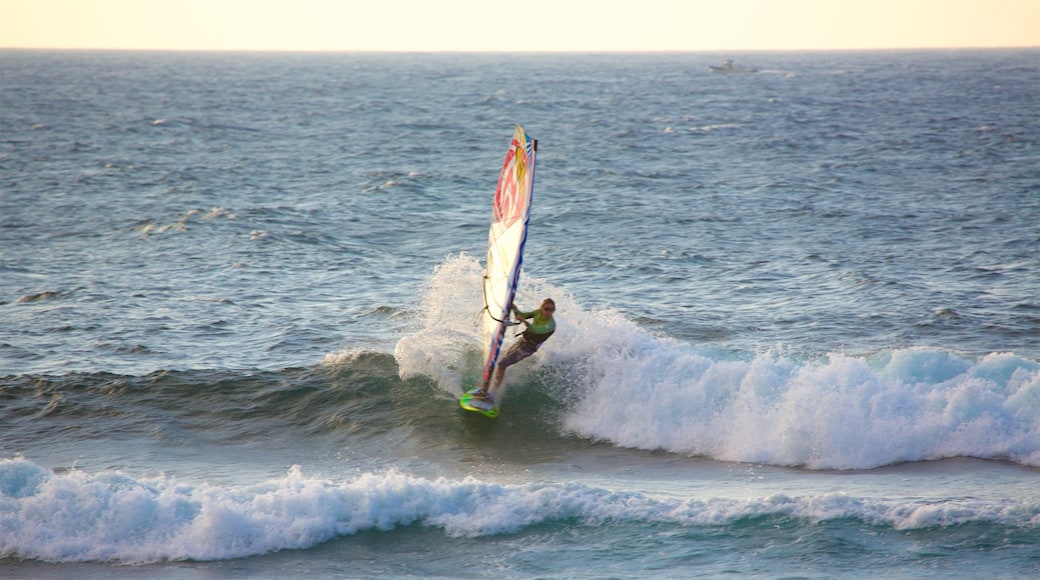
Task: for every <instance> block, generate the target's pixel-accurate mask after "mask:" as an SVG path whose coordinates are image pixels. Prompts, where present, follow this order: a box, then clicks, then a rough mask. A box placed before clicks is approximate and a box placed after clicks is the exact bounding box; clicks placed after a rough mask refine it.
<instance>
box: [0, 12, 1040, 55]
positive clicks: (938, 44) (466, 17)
mask: <svg viewBox="0 0 1040 580" xmlns="http://www.w3.org/2000/svg"><path fill="white" fill-rule="evenodd" d="M1022 46H1030V47H1037V46H1040V0H0V47H2V48H88V49H96V48H105V49H112V48H114V49H174V50H296V51H495V52H498V51H510V52H512V51H588V52H595V51H626V52H627V51H733V50H839V49H877V48H981V47H1022Z"/></svg>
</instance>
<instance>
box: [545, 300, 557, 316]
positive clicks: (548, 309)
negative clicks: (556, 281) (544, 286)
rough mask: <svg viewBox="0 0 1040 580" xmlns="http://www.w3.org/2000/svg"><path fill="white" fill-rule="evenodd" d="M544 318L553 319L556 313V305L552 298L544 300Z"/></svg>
mask: <svg viewBox="0 0 1040 580" xmlns="http://www.w3.org/2000/svg"><path fill="white" fill-rule="evenodd" d="M541 310H542V316H546V317H549V318H552V315H553V312H556V303H555V302H553V299H552V298H546V299H545V300H542V306H541Z"/></svg>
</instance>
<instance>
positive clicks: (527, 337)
mask: <svg viewBox="0 0 1040 580" xmlns="http://www.w3.org/2000/svg"><path fill="white" fill-rule="evenodd" d="M513 312H515V313H516V315H517V316H519V317H520V318H524V319H527V318H533V319H534V320H532V321H531V324H530V325H529V326H528V327H527V330H525V331H524V341H525V342H527V343H528V344H530V345H531V346H533V347H536V348H537V347H538V346H539V345H540V344H542V343H543V342H545V340H546V339H548V338H549V336H551V335H552V333H553V332H555V331H556V321H555V320H553V319H552V318H546V317H544V316H542V309H541V308H539V309H537V310H532V311H530V312H520V311H519V310H517V309H516V308H514V309H513Z"/></svg>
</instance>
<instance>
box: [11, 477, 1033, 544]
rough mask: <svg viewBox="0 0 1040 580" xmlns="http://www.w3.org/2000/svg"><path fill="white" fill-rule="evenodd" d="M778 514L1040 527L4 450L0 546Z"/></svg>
mask: <svg viewBox="0 0 1040 580" xmlns="http://www.w3.org/2000/svg"><path fill="white" fill-rule="evenodd" d="M770 516H778V517H789V518H795V519H798V520H805V521H808V522H819V521H826V520H834V519H851V520H858V521H860V522H863V523H865V524H867V525H878V526H886V527H890V528H893V529H901V530H902V529H924V528H935V527H947V526H956V525H960V524H966V523H990V524H996V525H1001V526H1009V527H1030V528H1032V527H1037V526H1040V503H1038V502H1022V501H1010V500H1009V501H1004V502H996V503H995V502H986V501H981V500H971V499H963V500H956V501H952V500H951V501H934V500H931V501H925V500H918V501H913V500H899V501H896V500H876V499H871V498H856V497H849V496H846V495H841V494H831V495H823V496H805V497H798V496H788V495H772V496H768V497H762V498H757V499H749V500H733V499H721V498H711V499H703V500H702V499H675V498H667V499H660V498H654V497H650V496H647V495H645V494H641V493H636V492H618V491H611V490H606V489H600V488H594V487H589V486H586V485H582V484H577V483H556V484H527V485H501V484H495V483H487V482H481V481H478V480H475V479H472V478H467V479H465V480H460V481H452V480H448V479H443V478H442V479H436V480H429V479H422V478H417V477H413V476H410V475H406V474H402V473H398V472H387V473H381V474H377V473H368V474H363V475H361V476H359V477H357V478H356V479H353V480H350V481H342V482H336V481H330V480H322V479H315V478H308V477H305V476H304V475H303V473H302V471H301V469H300V468H299V467H293V468H291V469H290V470H289V471H288V473H287V474H286V476H285V477H284V478H280V479H276V480H271V481H267V482H263V483H259V484H256V485H249V486H219V485H210V484H205V483H201V484H200V483H184V482H179V481H177V480H175V479H173V478H170V477H158V478H153V479H134V478H132V477H129V476H126V475H123V474H120V473H117V472H105V473H98V474H88V473H84V472H81V471H71V472H67V473H55V472H53V471H51V470H48V469H46V468H44V467H41V466H39V465H36V464H35V463H32V462H30V461H27V460H25V459H7V460H0V530H2V532H3V533H2V534H0V558H10V557H18V558H26V559H36V560H43V561H51V562H83V561H115V562H122V563H127V564H145V563H152V562H161V561H176V560H220V559H229V558H240V557H246V556H252V555H258V554H263V553H267V552H272V551H277V550H284V549H302V548H308V547H310V546H314V545H317V544H319V543H322V542H325V541H328V540H330V539H332V538H334V537H336V536H343V535H351V534H355V533H357V532H360V531H364V530H383V531H389V530H393V529H394V528H396V527H399V526H408V525H413V524H418V525H425V526H433V527H439V528H441V529H443V530H444V532H445V533H447V534H448V535H451V536H461V537H478V536H489V535H496V534H504V533H515V532H518V531H521V530H523V529H524V528H526V527H528V526H531V525H536V524H539V523H543V522H548V521H577V522H579V525H581V524H588V525H595V524H599V523H603V522H622V523H634V524H641V523H650V524H661V523H663V524H672V525H678V526H726V525H729V524H735V523H740V522H742V521H747V520H748V519H751V520H754V519H757V518H762V517H770ZM770 525H771V524H770Z"/></svg>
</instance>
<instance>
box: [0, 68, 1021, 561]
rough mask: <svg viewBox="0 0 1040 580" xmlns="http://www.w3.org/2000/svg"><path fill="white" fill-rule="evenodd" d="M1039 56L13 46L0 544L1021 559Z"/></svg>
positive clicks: (333, 555) (203, 551)
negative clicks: (466, 401)
mask: <svg viewBox="0 0 1040 580" xmlns="http://www.w3.org/2000/svg"><path fill="white" fill-rule="evenodd" d="M1038 57H1040V53H1038V52H1037V51H1036V50H1008V51H998V50H994V51H939V52H902V51H893V52H876V53H872V52H850V53H758V54H753V55H748V56H747V57H745V58H742V60H744V61H747V63H748V64H749V65H753V66H756V67H757V68H758V69H759V70H760V72H758V73H755V74H748V75H716V74H711V73H709V72H708V71H707V66H708V65H709V64H716V61H718V60H719V55H714V54H667V55H381V54H292V55H277V54H253V53H223V54H205V53H197V54H189V53H122V52H108V53H106V52H42V51H11V50H7V51H3V52H2V53H0V321H2V324H0V377H2V378H0V401H2V403H0V430H2V437H0V532H2V533H0V575H2V576H4V577H12V578H30V577H31V578H39V577H53V578H65V577H68V576H69V575H76V576H86V577H90V576H106V577H107V576H113V575H115V576H120V577H128V578H129V577H146V576H147V577H151V576H154V575H162V576H165V577H176V578H201V577H211V576H214V575H215V576H218V577H223V576H236V577H237V576H248V577H275V576H277V577H294V576H316V577H329V578H332V577H343V576H349V577H372V576H377V575H379V576H390V577H409V576H444V577H459V576H471V577H484V576H488V575H495V576H505V577H604V576H609V577H639V578H645V577H662V578H670V577H676V576H682V577H695V576H707V577H713V576H719V575H723V574H740V575H746V576H767V577H775V576H785V575H791V576H804V577H834V576H844V577H871V578H874V577H892V576H902V577H933V576H934V577H948V576H962V577H977V576H979V575H985V576H986V577H1008V578H1010V577H1021V576H1024V575H1035V574H1037V573H1040V558H1038V556H1037V553H1038V545H1040V533H1038V525H1040V492H1038V490H1040V485H1038V483H1040V475H1038V472H1037V468H1038V467H1040V298H1038V296H1040V291H1038V288H1040V274H1038V272H1040V117H1038V116H1037V115H1036V112H1037V110H1040V89H1038V87H1040V69H1038V68H1037V66H1036V63H1037V62H1038ZM752 61H754V62H752ZM515 123H521V124H523V125H524V127H525V128H526V129H527V131H528V132H529V133H530V134H532V135H533V136H534V137H535V138H537V139H538V140H539V158H538V174H537V178H536V184H535V201H534V205H533V209H532V219H531V226H530V232H529V238H528V245H527V254H526V256H525V262H524V263H525V272H524V276H523V278H522V282H521V288H520V293H519V295H518V300H519V302H520V304H521V306H530V305H534V304H536V303H537V302H539V301H540V299H541V298H543V297H545V296H552V297H554V298H555V300H556V302H557V305H558V313H557V319H558V325H559V330H558V332H557V333H556V335H555V336H554V337H553V338H552V340H551V341H550V342H549V343H547V345H546V347H545V348H544V349H543V350H542V351H541V352H540V353H539V354H538V355H537V356H536V357H533V358H531V359H529V360H528V361H525V362H524V363H522V364H521V365H518V366H517V367H515V368H514V369H512V370H511V371H510V377H509V380H508V382H507V389H508V390H507V392H506V395H505V397H504V399H503V401H502V417H501V418H500V419H498V420H497V422H488V421H485V420H484V419H483V418H480V417H474V416H468V415H466V414H464V413H463V412H462V411H460V410H458V409H457V406H456V404H455V403H454V398H455V397H457V395H458V394H459V393H461V392H462V390H463V388H464V387H465V386H467V385H468V384H470V383H472V381H473V380H475V378H476V376H477V374H478V373H479V368H478V366H479V363H478V362H477V360H476V359H477V358H478V356H479V354H478V353H479V350H480V345H479V338H478V335H479V330H478V314H479V310H480V306H481V305H482V302H481V296H480V288H481V283H480V280H481V276H482V266H481V264H480V259H481V258H482V256H483V252H484V244H485V243H486V239H487V222H488V218H489V216H490V203H491V195H492V194H493V192H494V187H495V180H496V179H497V176H498V169H499V168H500V166H501V162H502V157H503V155H504V154H505V148H506V147H507V146H508V140H509V136H510V135H511V134H512V127H513V125H514V124H515ZM125 564H129V566H126V565H125Z"/></svg>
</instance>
